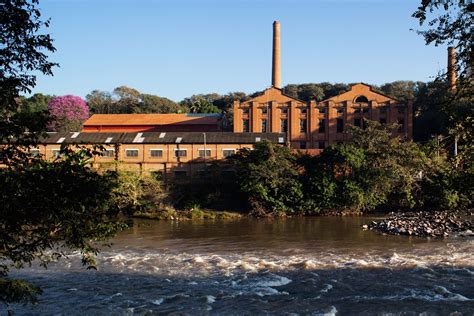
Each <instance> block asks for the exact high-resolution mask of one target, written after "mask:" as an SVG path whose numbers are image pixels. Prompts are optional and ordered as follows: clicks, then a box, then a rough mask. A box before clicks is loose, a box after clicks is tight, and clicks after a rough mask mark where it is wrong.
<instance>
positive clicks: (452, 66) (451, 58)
mask: <svg viewBox="0 0 474 316" xmlns="http://www.w3.org/2000/svg"><path fill="white" fill-rule="evenodd" d="M448 84H449V90H451V91H454V90H456V49H455V48H454V47H448Z"/></svg>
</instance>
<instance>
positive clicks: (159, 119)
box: [84, 114, 222, 126]
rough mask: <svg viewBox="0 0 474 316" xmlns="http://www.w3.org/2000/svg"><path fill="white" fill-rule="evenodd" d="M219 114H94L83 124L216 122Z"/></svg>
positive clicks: (199, 123)
mask: <svg viewBox="0 0 474 316" xmlns="http://www.w3.org/2000/svg"><path fill="white" fill-rule="evenodd" d="M221 118H222V115H221V114H94V115H92V116H91V117H90V118H89V119H88V120H87V121H86V122H85V123H84V126H114V125H121V126H131V125H142V126H143V125H169V124H175V125H180V124H192V125H203V124H204V125H210V124H218V123H219V121H220V120H221Z"/></svg>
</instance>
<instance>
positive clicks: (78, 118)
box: [48, 95, 89, 132]
mask: <svg viewBox="0 0 474 316" xmlns="http://www.w3.org/2000/svg"><path fill="white" fill-rule="evenodd" d="M48 111H49V114H50V116H51V121H50V122H49V124H48V129H49V130H51V131H57V132H58V131H61V132H74V131H80V130H81V128H82V124H83V123H84V122H85V121H86V120H87V119H88V118H89V107H88V106H87V104H86V103H85V102H84V100H82V99H81V97H77V96H74V95H65V96H61V97H54V98H52V99H51V100H50V101H49V103H48Z"/></svg>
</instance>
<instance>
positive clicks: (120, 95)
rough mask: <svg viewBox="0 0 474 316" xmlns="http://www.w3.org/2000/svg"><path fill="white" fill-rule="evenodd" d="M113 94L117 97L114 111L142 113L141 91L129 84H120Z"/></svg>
mask: <svg viewBox="0 0 474 316" xmlns="http://www.w3.org/2000/svg"><path fill="white" fill-rule="evenodd" d="M113 95H114V96H115V97H116V98H117V100H116V101H115V102H114V103H113V108H114V111H113V113H141V110H140V107H141V105H142V100H141V98H140V95H141V93H140V91H138V90H136V89H134V88H130V87H127V86H120V87H117V88H115V89H114V92H113Z"/></svg>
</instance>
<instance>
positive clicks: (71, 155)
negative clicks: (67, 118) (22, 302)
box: [0, 147, 123, 302]
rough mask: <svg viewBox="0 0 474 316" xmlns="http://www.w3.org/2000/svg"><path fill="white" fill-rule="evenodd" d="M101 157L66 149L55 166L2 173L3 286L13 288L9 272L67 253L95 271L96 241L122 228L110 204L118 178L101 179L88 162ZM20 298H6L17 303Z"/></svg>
mask: <svg viewBox="0 0 474 316" xmlns="http://www.w3.org/2000/svg"><path fill="white" fill-rule="evenodd" d="M98 153H99V151H91V150H90V149H88V148H85V147H79V148H67V147H62V148H61V157H60V158H57V159H55V160H54V161H46V160H43V159H40V158H32V159H31V160H30V161H28V163H25V164H24V165H23V166H19V165H17V166H16V167H15V170H14V171H11V170H8V169H2V170H1V171H0V173H1V174H0V181H1V183H0V187H1V188H2V189H1V191H0V204H1V210H0V212H1V214H2V216H1V217H0V228H1V229H0V245H1V248H0V249H1V250H0V262H2V264H0V278H1V280H2V283H1V284H3V285H5V286H8V287H11V286H13V285H15V283H11V282H9V281H7V279H5V277H6V276H7V273H8V271H9V270H10V268H11V267H15V268H22V267H24V266H25V264H31V263H32V262H33V260H38V261H39V263H40V264H42V265H44V266H46V265H47V264H48V262H49V261H51V260H56V259H59V258H60V257H62V256H64V255H65V253H64V251H65V249H78V250H80V251H81V253H82V254H83V257H82V261H83V263H84V264H87V265H89V266H91V267H93V266H94V263H95V261H94V255H96V254H97V252H98V245H97V244H96V242H98V241H104V240H105V239H106V238H108V237H110V236H112V235H113V234H114V233H115V232H116V231H117V230H118V229H120V228H122V227H123V226H122V225H121V224H119V223H117V222H116V221H115V220H109V219H111V218H113V217H114V216H115V215H116V211H117V210H116V209H115V207H113V205H112V204H111V203H110V199H111V191H112V189H113V188H114V187H115V185H116V184H115V183H116V177H115V175H114V174H113V173H106V174H104V175H100V174H98V173H97V172H96V171H95V170H94V169H92V167H91V166H90V163H88V161H89V160H90V159H91V158H92V156H93V155H96V154H98ZM21 288H23V289H26V290H28V289H31V290H32V289H33V287H31V286H29V285H24V286H23V287H21ZM1 291H5V293H8V289H2V290H1ZM24 294H25V299H32V298H33V297H34V293H33V292H28V291H27V292H26V293H24ZM9 295H10V296H9ZM18 295H19V294H18V293H16V294H15V293H10V294H5V297H10V298H11V299H12V300H13V299H16V298H18ZM7 302H8V301H7Z"/></svg>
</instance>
